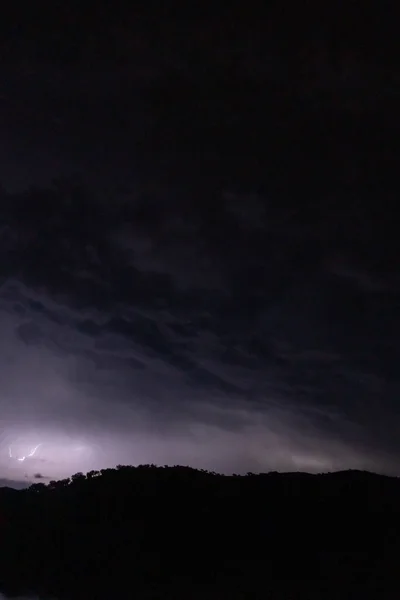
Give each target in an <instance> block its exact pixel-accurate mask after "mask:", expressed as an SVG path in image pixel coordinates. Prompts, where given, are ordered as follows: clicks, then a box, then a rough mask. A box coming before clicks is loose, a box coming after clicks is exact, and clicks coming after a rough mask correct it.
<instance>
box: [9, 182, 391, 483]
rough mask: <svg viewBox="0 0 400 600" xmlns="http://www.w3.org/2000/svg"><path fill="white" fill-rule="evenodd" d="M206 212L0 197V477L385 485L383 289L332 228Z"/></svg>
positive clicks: (247, 208)
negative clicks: (333, 479) (167, 467)
mask: <svg viewBox="0 0 400 600" xmlns="http://www.w3.org/2000/svg"><path fill="white" fill-rule="evenodd" d="M171 195H172V194H171ZM214 200H215V202H214V204H213V205H212V211H211V210H210V208H211V207H210V206H207V203H201V202H197V203H196V204H194V205H193V204H192V205H191V207H190V210H189V209H188V206H187V204H185V203H183V202H182V200H181V199H180V197H179V195H178V194H177V199H172V200H171V198H167V197H165V196H164V195H163V194H162V193H161V192H160V191H158V193H157V194H156V195H155V197H154V198H152V199H151V198H150V199H149V198H145V199H144V198H143V196H142V195H141V194H140V193H138V194H134V193H133V192H132V193H131V195H130V196H129V197H122V198H118V197H117V196H116V198H115V202H114V203H113V204H109V203H106V202H104V201H102V200H101V198H97V197H95V196H91V195H90V194H89V192H88V191H87V190H85V189H83V188H82V187H79V186H74V185H72V184H66V183H65V182H64V183H62V184H61V183H59V184H57V185H56V186H53V187H51V188H48V189H43V190H40V189H38V190H32V191H30V192H24V193H21V194H4V203H3V207H4V208H3V214H4V223H5V225H4V226H3V229H2V234H1V242H0V243H1V248H2V254H3V256H6V257H7V260H6V261H4V262H3V267H2V285H1V293H0V311H1V312H0V320H1V331H2V336H1V342H0V353H1V369H2V374H1V381H2V387H1V415H2V417H1V418H2V437H1V457H0V465H1V474H2V476H3V478H6V479H18V480H22V481H24V480H28V481H30V480H34V475H35V474H36V475H37V474H40V476H41V477H42V478H43V479H44V480H46V479H47V480H48V479H51V478H57V477H62V476H65V475H68V474H71V473H72V472H74V471H78V470H89V469H92V468H96V469H97V468H103V467H107V466H113V465H115V464H117V463H133V464H135V463H141V462H155V463H158V464H171V463H183V464H190V465H192V466H196V467H200V468H208V469H211V470H220V471H225V472H233V471H241V472H243V471H247V470H256V471H258V470H269V469H273V470H281V469H282V470H297V469H304V470H311V471H321V470H330V469H340V468H346V467H357V468H364V467H365V468H371V469H377V470H388V471H393V469H394V468H395V466H394V465H395V458H394V457H395V455H396V453H397V451H398V447H397V438H396V430H397V427H396V422H395V421H394V420H393V416H394V412H393V406H394V405H393V403H394V398H395V395H396V392H397V388H398V378H397V373H396V364H395V363H396V361H395V355H396V353H395V350H396V348H397V347H398V342H397V339H398V338H397V337H396V331H397V329H396V321H395V320H394V316H395V306H396V302H397V298H398V283H397V281H396V280H395V278H394V277H393V275H392V274H391V273H390V272H388V273H387V274H384V275H382V274H379V275H377V274H375V272H374V270H373V269H372V268H371V266H370V265H369V264H368V257H363V258H357V257H356V256H354V252H353V253H352V254H351V253H349V252H348V251H347V248H346V241H347V240H346V237H345V236H342V238H338V239H337V240H336V245H335V246H333V245H332V243H331V239H330V237H329V235H328V228H329V227H331V226H332V221H329V222H328V220H325V219H321V218H320V220H319V222H318V224H317V225H315V226H314V227H313V228H312V229H310V228H309V226H308V225H307V224H302V223H301V222H299V221H298V215H297V214H296V213H290V211H289V209H288V208H284V210H282V209H279V210H278V211H277V209H276V205H274V204H272V203H268V202H267V201H266V200H265V199H264V198H262V197H259V196H257V195H256V196H251V195H250V196H247V197H245V196H239V195H237V194H234V193H228V192H224V193H221V194H220V196H219V197H217V198H215V199H214ZM364 235H365V234H364ZM383 309H384V310H385V312H383ZM37 444H41V446H40V448H39V449H38V450H37V452H36V454H35V456H33V457H29V458H27V459H26V460H25V461H17V460H16V459H15V457H13V458H12V459H10V457H9V446H10V445H11V446H13V447H14V448H15V450H14V453H15V455H18V456H24V455H26V454H28V453H29V452H30V450H31V448H33V447H35V446H36V445H37Z"/></svg>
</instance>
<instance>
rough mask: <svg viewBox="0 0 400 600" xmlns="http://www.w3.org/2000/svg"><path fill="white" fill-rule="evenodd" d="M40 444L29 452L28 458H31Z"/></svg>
mask: <svg viewBox="0 0 400 600" xmlns="http://www.w3.org/2000/svg"><path fill="white" fill-rule="evenodd" d="M41 445H42V444H38V445H37V446H35V447H34V449H33V450H31V452H30V453H29V454H28V456H33V455H34V454H35V452H36V450H37V449H38V448H39V447H40V446H41Z"/></svg>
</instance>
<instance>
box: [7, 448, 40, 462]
mask: <svg viewBox="0 0 400 600" xmlns="http://www.w3.org/2000/svg"><path fill="white" fill-rule="evenodd" d="M41 445H42V444H38V445H37V446H35V447H34V448H33V449H32V450H31V451H30V452H29V454H27V455H26V456H21V457H20V458H17V460H18V461H19V462H23V461H24V460H26V459H27V458H30V457H31V456H33V455H34V454H35V453H36V450H37V449H38V448H39V447H40V446H41ZM8 455H9V457H10V458H13V455H12V452H11V446H9V447H8Z"/></svg>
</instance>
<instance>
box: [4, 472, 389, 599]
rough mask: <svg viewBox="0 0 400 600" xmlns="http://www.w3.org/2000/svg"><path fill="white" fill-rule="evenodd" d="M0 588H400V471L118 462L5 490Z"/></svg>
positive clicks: (372, 592)
mask: <svg viewBox="0 0 400 600" xmlns="http://www.w3.org/2000/svg"><path fill="white" fill-rule="evenodd" d="M0 504H1V515H0V518H1V525H0V526H1V540H0V541H1V545H0V546H1V562H0V571H1V572H0V590H2V591H4V592H6V593H9V594H10V595H11V594H13V593H15V594H16V593H22V592H34V593H41V594H43V595H46V594H52V595H54V596H55V597H57V598H60V599H64V598H66V599H70V600H79V599H80V598H82V599H83V598H85V599H86V600H87V599H93V600H95V599H99V600H100V599H103V598H107V599H109V598H115V599H116V600H118V598H124V599H126V598H138V599H144V598H174V599H175V598H185V599H188V600H190V599H192V598H193V599H198V598H199V599H200V598H201V599H212V598H215V599H218V600H221V599H225V598H226V599H228V598H229V599H232V600H234V599H236V598H272V599H278V600H291V599H294V598H304V599H307V600H310V599H313V598H315V599H319V600H323V599H328V600H330V599H333V598H335V599H336V598H337V599H344V598H353V599H358V598H360V599H361V598H362V599H364V598H376V599H377V600H378V599H379V600H383V599H385V598H399V597H400V585H399V582H400V481H399V480H398V479H395V478H389V477H384V476H378V475H373V474H370V473H364V472H358V471H348V472H342V473H334V474H329V475H308V474H301V473H298V474H297V473H293V474H277V473H270V474H264V475H247V476H243V477H240V476H232V477H224V476H221V475H216V474H212V473H207V472H203V471H196V470H193V469H189V468H184V467H174V468H156V467H153V466H141V467H137V468H133V467H118V468H117V469H106V470H103V471H101V472H91V473H88V474H87V476H84V475H82V474H76V475H75V476H73V478H72V480H71V481H70V480H65V481H59V482H51V483H50V484H49V485H48V486H44V485H43V484H36V485H33V486H32V487H31V488H29V489H28V490H22V491H14V490H10V489H8V488H2V489H0Z"/></svg>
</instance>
